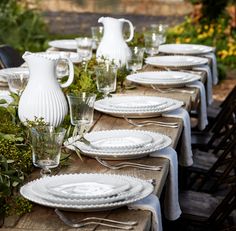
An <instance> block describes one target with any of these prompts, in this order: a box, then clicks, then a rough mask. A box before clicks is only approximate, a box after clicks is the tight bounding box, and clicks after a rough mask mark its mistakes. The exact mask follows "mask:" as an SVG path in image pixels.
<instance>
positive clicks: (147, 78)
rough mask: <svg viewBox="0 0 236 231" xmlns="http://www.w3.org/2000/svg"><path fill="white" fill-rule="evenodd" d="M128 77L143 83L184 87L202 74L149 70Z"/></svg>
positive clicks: (130, 79)
mask: <svg viewBox="0 0 236 231" xmlns="http://www.w3.org/2000/svg"><path fill="white" fill-rule="evenodd" d="M126 79H127V80H129V81H132V82H134V83H139V84H142V85H157V86H160V87H167V88H168V87H183V86H185V85H186V84H190V83H192V82H194V81H197V80H199V79H201V76H200V75H196V74H192V73H186V72H180V71H147V72H139V73H136V74H131V75H128V76H127V77H126Z"/></svg>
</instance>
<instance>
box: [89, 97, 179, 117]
mask: <svg viewBox="0 0 236 231" xmlns="http://www.w3.org/2000/svg"><path fill="white" fill-rule="evenodd" d="M182 105H183V102H182V101H178V100H174V99H170V98H164V97H157V96H114V97H112V98H105V99H101V100H98V101H96V102H95V105H94V108H95V109H96V110H97V111H101V112H103V113H107V114H110V115H113V116H117V117H124V116H126V117H129V118H147V117H156V116H158V115H161V113H164V112H168V111H173V110H175V109H177V108H180V107H181V106H182Z"/></svg>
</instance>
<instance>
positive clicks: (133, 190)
mask: <svg viewBox="0 0 236 231" xmlns="http://www.w3.org/2000/svg"><path fill="white" fill-rule="evenodd" d="M104 178H105V179H104V180H106V179H108V182H105V183H104V182H103V183H97V182H96V180H95V182H83V183H78V180H77V179H75V178H74V183H70V184H68V183H67V182H66V183H61V184H58V182H57V183H56V182H51V183H49V184H48V185H45V184H44V183H42V182H39V183H38V184H34V185H32V186H31V190H32V191H33V192H34V194H35V195H38V196H39V197H41V198H43V199H45V200H47V201H49V202H55V203H60V204H76V205H91V204H92V205H98V204H104V203H112V202H118V201H124V200H126V199H128V198H131V197H134V196H136V195H137V193H139V192H140V191H141V190H143V184H137V181H135V180H133V179H128V180H126V179H123V178H118V181H121V180H122V181H124V182H123V183H124V185H121V188H119V189H120V190H119V191H118V190H115V189H117V185H118V184H115V183H114V182H110V181H111V178H110V177H107V176H105V177H104ZM70 180H71V179H70ZM112 180H114V178H113V179H112ZM116 180H117V179H116ZM53 183H54V186H53V187H52V186H51V184H53ZM95 184H99V185H100V186H99V192H102V190H101V188H103V189H104V191H105V192H107V188H112V187H114V188H113V189H114V190H113V191H114V195H110V196H103V197H92V198H81V197H80V195H81V193H80V192H81V190H79V191H77V189H78V187H82V189H84V190H86V189H88V190H90V189H91V188H92V189H94V187H93V186H94V185H95ZM84 185H87V186H86V187H84ZM88 186H89V187H88ZM68 188H70V190H68V191H67V190H66V189H68ZM97 188H98V187H97V186H96V189H97ZM70 192H72V193H70ZM82 195H84V194H83V193H82Z"/></svg>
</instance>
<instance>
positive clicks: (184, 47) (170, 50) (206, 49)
mask: <svg viewBox="0 0 236 231" xmlns="http://www.w3.org/2000/svg"><path fill="white" fill-rule="evenodd" d="M213 51H214V48H213V47H210V46H205V45H198V44H163V45H160V46H159V52H161V53H165V54H182V55H201V54H207V53H210V52H213Z"/></svg>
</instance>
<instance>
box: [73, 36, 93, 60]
mask: <svg viewBox="0 0 236 231" xmlns="http://www.w3.org/2000/svg"><path fill="white" fill-rule="evenodd" d="M75 40H76V43H77V53H78V54H79V56H80V57H81V58H82V61H83V62H85V63H86V62H88V61H89V60H90V59H91V58H92V54H93V53H92V45H93V39H92V38H88V37H81V38H76V39H75Z"/></svg>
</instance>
